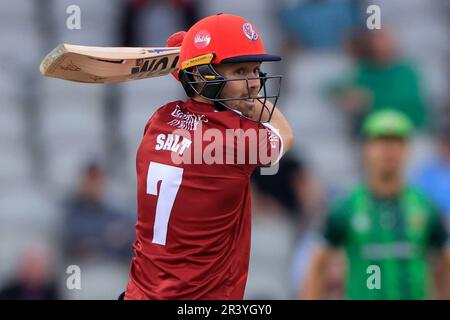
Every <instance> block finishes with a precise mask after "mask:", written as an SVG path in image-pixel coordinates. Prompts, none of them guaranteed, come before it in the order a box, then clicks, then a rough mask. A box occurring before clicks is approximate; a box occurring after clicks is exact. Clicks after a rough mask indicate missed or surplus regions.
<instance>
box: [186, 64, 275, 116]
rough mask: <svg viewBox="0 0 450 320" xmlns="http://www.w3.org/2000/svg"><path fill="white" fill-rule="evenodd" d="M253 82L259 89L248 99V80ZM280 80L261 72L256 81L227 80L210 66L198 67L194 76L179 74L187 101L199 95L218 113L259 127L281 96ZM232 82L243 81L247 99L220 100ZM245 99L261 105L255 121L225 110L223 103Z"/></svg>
mask: <svg viewBox="0 0 450 320" xmlns="http://www.w3.org/2000/svg"><path fill="white" fill-rule="evenodd" d="M194 76H197V78H198V80H195V78H194ZM255 79H258V80H259V81H260V84H261V85H260V88H259V91H258V93H257V95H251V93H250V92H251V91H250V85H249V80H255ZM281 79H282V76H267V74H266V73H263V72H260V73H259V76H258V77H249V78H248V77H238V78H232V79H227V78H225V77H223V76H222V75H221V74H220V73H218V72H217V71H216V70H215V69H214V66H213V65H212V64H203V65H198V66H197V72H192V71H188V70H186V69H185V70H181V71H180V81H181V83H182V85H183V88H184V90H185V91H186V94H187V95H188V96H189V97H193V96H194V95H199V96H201V97H203V98H205V99H207V100H209V101H211V102H213V103H214V105H215V106H216V108H218V109H220V110H225V109H229V110H232V111H233V112H236V113H238V114H239V115H240V116H242V117H244V118H247V119H249V120H251V121H256V122H259V123H265V122H269V121H270V119H271V118H272V114H273V112H274V110H275V106H276V104H277V102H278V98H279V96H280V89H281ZM231 81H245V82H246V85H247V96H244V97H237V98H235V97H233V98H224V97H221V94H222V91H223V88H224V87H225V85H226V84H227V82H231ZM268 82H271V84H270V87H269V86H267V83H268ZM269 91H271V92H269ZM248 99H252V100H253V99H256V100H257V101H259V102H260V103H261V105H262V107H261V110H260V112H259V115H258V116H257V117H252V118H250V117H248V116H246V115H244V114H242V113H241V112H240V111H239V110H237V109H233V108H231V107H229V106H227V105H226V103H225V102H227V101H239V100H248ZM267 101H271V102H272V105H271V106H270V105H268V104H267Z"/></svg>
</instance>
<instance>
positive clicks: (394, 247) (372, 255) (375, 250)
mask: <svg viewBox="0 0 450 320" xmlns="http://www.w3.org/2000/svg"><path fill="white" fill-rule="evenodd" d="M362 255H363V257H364V258H365V259H373V260H381V259H410V258H412V257H413V256H414V255H415V250H414V245H413V244H412V243H410V242H407V241H394V242H390V243H369V244H367V245H364V246H363V247H362Z"/></svg>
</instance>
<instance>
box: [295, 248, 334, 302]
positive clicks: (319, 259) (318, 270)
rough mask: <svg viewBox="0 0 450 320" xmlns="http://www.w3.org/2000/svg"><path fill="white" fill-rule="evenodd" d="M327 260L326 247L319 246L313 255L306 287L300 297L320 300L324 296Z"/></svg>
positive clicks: (305, 283) (302, 289) (301, 291)
mask: <svg viewBox="0 0 450 320" xmlns="http://www.w3.org/2000/svg"><path fill="white" fill-rule="evenodd" d="M327 261H328V254H327V253H326V251H325V249H323V248H317V249H316V251H315V252H314V254H313V257H312V261H311V265H310V268H309V270H308V272H307V276H306V280H305V282H304V287H303V288H301V290H300V292H299V299H305V300H318V299H321V298H322V297H323V288H324V285H325V283H324V281H325V276H324V275H325V271H326V266H327Z"/></svg>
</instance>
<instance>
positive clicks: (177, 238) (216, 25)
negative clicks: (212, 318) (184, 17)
mask: <svg viewBox="0 0 450 320" xmlns="http://www.w3.org/2000/svg"><path fill="white" fill-rule="evenodd" d="M174 39H175V40H174ZM177 39H178V40H177ZM177 41H180V42H181V41H182V43H181V51H180V58H179V69H178V71H177V72H176V74H174V76H175V77H176V78H177V79H178V80H179V81H180V82H181V85H182V86H183V88H184V90H185V92H186V95H187V100H186V101H173V102H169V103H167V104H166V105H164V106H162V107H160V108H159V109H158V110H157V111H156V112H155V113H154V114H153V115H152V117H151V118H150V119H149V120H148V122H147V124H146V126H145V129H144V135H143V138H142V141H141V143H140V146H139V148H138V151H137V156H136V172H137V191H138V196H137V201H138V220H137V224H136V241H135V243H134V245H133V249H134V257H133V259H132V261H131V269H130V273H129V276H130V280H129V283H128V285H127V288H126V291H125V292H124V294H123V295H122V296H123V298H124V299H125V300H128V299H214V300H216V299H220V300H222V299H243V296H244V290H245V285H246V281H247V273H248V266H249V254H250V227H251V204H250V176H251V174H252V172H253V171H254V170H255V168H257V167H259V166H264V167H271V166H274V165H276V164H277V163H278V161H279V160H280V158H281V157H282V156H283V154H284V153H285V152H287V151H288V150H289V149H290V148H291V146H292V144H293V132H292V129H291V127H290V126H289V123H288V121H287V120H286V118H285V117H284V116H283V114H282V113H281V112H280V111H279V110H278V109H276V108H275V104H276V101H277V99H278V96H279V87H280V85H281V77H280V76H267V75H266V74H265V73H263V72H262V71H261V63H262V62H264V61H279V60H281V58H280V57H278V56H274V55H269V54H267V53H266V52H265V49H264V47H263V43H262V39H261V35H260V34H259V33H258V32H257V30H256V29H255V27H254V26H253V25H252V24H251V23H250V22H249V21H247V20H246V19H244V18H242V17H239V16H235V15H230V14H217V15H213V16H209V17H206V18H204V19H202V20H200V21H198V22H197V23H196V24H194V25H193V26H192V27H191V28H190V29H189V30H188V31H187V32H185V33H184V32H181V33H177V34H176V35H175V36H174V37H172V38H169V44H171V45H172V46H178V45H179V43H176V42H177ZM270 88H272V89H274V91H275V93H274V94H271V93H269V91H270ZM272 100H273V102H272ZM230 137H232V138H230Z"/></svg>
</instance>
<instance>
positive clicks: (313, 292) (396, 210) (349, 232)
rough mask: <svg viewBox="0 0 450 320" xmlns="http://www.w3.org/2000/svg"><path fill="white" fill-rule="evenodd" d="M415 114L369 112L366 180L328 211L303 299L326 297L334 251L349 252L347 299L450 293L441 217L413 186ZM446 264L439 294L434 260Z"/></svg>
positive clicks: (449, 257)
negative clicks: (409, 164) (409, 178)
mask: <svg viewBox="0 0 450 320" xmlns="http://www.w3.org/2000/svg"><path fill="white" fill-rule="evenodd" d="M412 127H413V126H412V124H411V122H410V120H409V119H408V118H407V117H406V116H404V115H403V114H402V113H399V112H397V111H392V110H385V111H379V112H376V113H374V114H372V115H370V116H369V117H368V118H367V119H366V121H365V122H364V124H363V136H364V138H365V141H364V144H363V150H362V151H363V158H364V166H365V169H366V179H365V181H364V182H362V184H361V185H359V186H358V187H356V188H355V189H354V190H352V191H351V192H350V193H349V194H348V195H347V196H346V197H345V199H344V200H342V201H341V202H339V203H337V204H336V205H335V206H334V207H333V208H332V210H331V212H330V214H329V215H328V217H327V219H326V223H325V227H324V230H323V233H322V235H323V237H321V238H322V239H323V241H321V242H320V243H319V244H318V245H317V248H315V249H314V252H313V254H312V259H311V266H310V269H309V271H308V272H307V279H306V281H305V286H304V288H302V290H303V291H302V295H301V298H306V299H320V298H321V297H322V296H323V289H324V285H325V283H324V282H325V281H326V280H325V277H324V276H323V275H324V274H325V270H326V268H327V265H328V264H329V263H330V261H331V260H330V258H331V257H332V254H333V252H334V249H338V248H342V249H344V251H345V255H346V258H347V275H346V286H345V287H346V298H348V299H427V298H436V297H440V298H447V299H448V298H449V295H448V291H449V289H450V288H449V284H450V282H449V274H450V249H449V248H450V246H449V242H448V235H447V233H446V231H445V227H444V224H443V221H442V220H441V215H440V213H439V212H438V210H437V209H436V208H435V207H434V205H433V204H432V203H430V201H429V200H428V199H427V198H426V197H425V196H424V195H423V194H422V193H420V192H419V191H418V190H416V189H414V188H412V187H411V186H409V185H407V184H406V182H405V179H404V169H405V164H406V161H407V157H408V139H409V137H410V135H411V133H412ZM449 196H450V195H449ZM432 254H433V256H434V257H438V259H437V260H436V261H441V262H442V263H444V264H446V267H445V268H443V269H442V270H443V272H442V273H445V274H440V275H439V278H440V280H439V281H444V282H445V285H443V286H442V287H444V290H443V291H444V292H441V293H440V294H439V295H437V294H435V293H434V292H433V285H432V277H431V274H432V272H431V268H430V267H431V266H430V261H429V258H430V256H431V255H432Z"/></svg>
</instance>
